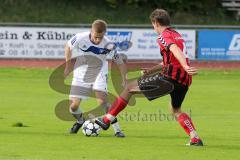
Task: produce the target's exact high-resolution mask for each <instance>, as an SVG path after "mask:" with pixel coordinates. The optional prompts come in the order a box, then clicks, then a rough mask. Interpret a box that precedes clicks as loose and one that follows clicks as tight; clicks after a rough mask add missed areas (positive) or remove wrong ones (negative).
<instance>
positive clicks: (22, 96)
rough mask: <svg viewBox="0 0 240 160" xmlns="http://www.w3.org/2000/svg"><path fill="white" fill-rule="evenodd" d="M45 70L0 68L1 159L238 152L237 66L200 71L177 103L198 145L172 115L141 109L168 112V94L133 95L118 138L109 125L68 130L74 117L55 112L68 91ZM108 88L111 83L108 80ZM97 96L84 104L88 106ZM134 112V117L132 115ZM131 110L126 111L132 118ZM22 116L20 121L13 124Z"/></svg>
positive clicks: (130, 159) (216, 156)
mask: <svg viewBox="0 0 240 160" xmlns="http://www.w3.org/2000/svg"><path fill="white" fill-rule="evenodd" d="M51 72H52V70H51V69H19V68H0V84H1V85H0V91H1V92H0V159H1V160H2V159H4V160H7V159H9V160H15V159H16V160H30V159H31V160H65V159H66V160H72V159H78V160H80V159H86V160H89V159H92V160H93V159H94V160H101V159H111V160H117V159H119V160H135V159H138V160H146V159H148V160H151V159H153V160H156V159H164V160H166V159H177V160H188V159H194V160H197V159H201V160H202V159H207V160H208V159H209V160H221V159H222V160H228V159H229V160H230V159H231V160H232V159H240V156H239V150H240V143H239V142H240V125H239V117H240V109H239V107H240V101H239V99H240V70H235V71H210V70H203V71H200V73H199V75H198V76H196V77H194V83H193V85H192V87H191V88H190V91H189V93H188V95H187V97H186V99H185V102H184V104H183V110H185V111H186V112H191V117H192V119H193V120H194V122H195V124H196V126H197V129H198V132H199V134H200V135H201V137H202V139H203V141H204V142H205V146H204V147H187V146H185V145H184V144H185V143H187V141H188V137H187V136H186V135H185V133H184V131H183V130H182V129H181V128H180V126H179V125H178V124H177V122H176V121H174V120H172V119H168V120H167V119H164V118H162V119H157V120H155V121H150V119H148V121H147V119H145V118H144V116H146V115H150V114H154V113H159V112H160V111H161V113H163V114H168V113H169V112H168V101H169V97H168V96H166V97H163V98H161V99H158V100H155V101H153V102H152V103H149V102H148V101H147V100H145V99H143V98H138V101H137V103H136V105H135V106H134V107H129V108H127V109H126V110H125V111H124V112H123V113H122V114H121V116H120V117H119V119H120V123H121V126H122V129H123V130H124V133H125V134H126V135H127V137H126V138H124V139H118V138H115V137H114V136H113V131H112V129H111V130H109V131H105V132H104V131H102V132H101V133H100V136H99V137H84V136H83V134H82V133H81V132H80V133H79V134H77V135H68V134H66V132H67V131H68V129H69V128H70V127H71V125H72V123H73V122H67V121H62V120H60V119H58V118H57V117H56V116H55V113H54V108H55V105H56V104H57V102H59V101H61V100H63V99H66V98H67V97H68V96H67V95H63V94H60V93H57V92H55V91H53V90H52V89H51V88H50V87H49V85H48V78H49V75H50V74H51ZM109 87H110V91H111V90H113V89H112V87H111V85H110V86H109ZM95 104H96V103H95V101H94V100H93V99H90V101H88V102H84V103H83V105H82V106H83V108H84V109H85V110H88V109H89V108H90V107H91V106H94V105H95ZM136 113H141V114H140V115H141V116H142V117H140V118H139V119H137V118H136V117H134V115H136ZM131 116H132V117H131ZM17 122H21V123H23V125H25V126H26V127H13V124H15V123H17Z"/></svg>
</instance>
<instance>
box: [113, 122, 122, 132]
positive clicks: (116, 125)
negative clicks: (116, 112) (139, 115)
mask: <svg viewBox="0 0 240 160" xmlns="http://www.w3.org/2000/svg"><path fill="white" fill-rule="evenodd" d="M112 127H113V129H114V132H115V133H117V132H121V129H120V126H119V123H118V122H116V123H114V124H112Z"/></svg>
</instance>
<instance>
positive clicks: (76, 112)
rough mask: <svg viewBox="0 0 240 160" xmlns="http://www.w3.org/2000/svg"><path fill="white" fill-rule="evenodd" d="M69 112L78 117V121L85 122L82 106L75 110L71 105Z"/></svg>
mask: <svg viewBox="0 0 240 160" xmlns="http://www.w3.org/2000/svg"><path fill="white" fill-rule="evenodd" d="M69 112H70V113H71V114H72V115H73V116H74V117H75V118H76V119H77V123H79V124H83V122H84V119H83V116H82V111H81V109H80V107H78V109H77V110H76V111H73V110H72V108H71V107H70V108H69Z"/></svg>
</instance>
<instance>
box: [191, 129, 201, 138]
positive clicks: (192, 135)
mask: <svg viewBox="0 0 240 160" xmlns="http://www.w3.org/2000/svg"><path fill="white" fill-rule="evenodd" d="M190 138H199V137H198V134H197V132H196V131H195V130H193V131H192V132H190Z"/></svg>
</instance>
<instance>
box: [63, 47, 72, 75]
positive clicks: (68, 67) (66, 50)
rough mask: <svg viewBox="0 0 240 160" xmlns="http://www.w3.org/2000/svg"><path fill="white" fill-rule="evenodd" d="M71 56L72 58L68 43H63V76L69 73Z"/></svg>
mask: <svg viewBox="0 0 240 160" xmlns="http://www.w3.org/2000/svg"><path fill="white" fill-rule="evenodd" d="M71 58H72V51H71V49H70V47H69V46H68V44H66V45H65V61H66V66H65V70H64V77H67V76H68V75H69V73H70V70H71Z"/></svg>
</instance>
